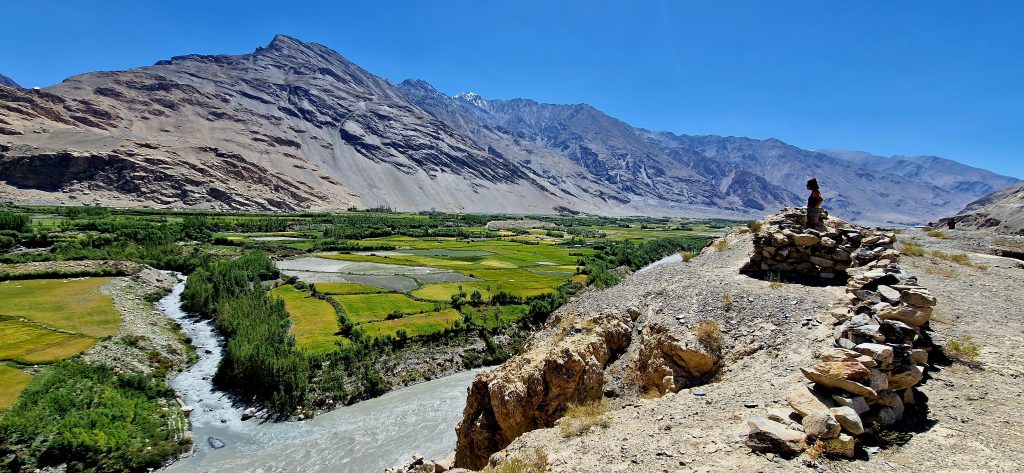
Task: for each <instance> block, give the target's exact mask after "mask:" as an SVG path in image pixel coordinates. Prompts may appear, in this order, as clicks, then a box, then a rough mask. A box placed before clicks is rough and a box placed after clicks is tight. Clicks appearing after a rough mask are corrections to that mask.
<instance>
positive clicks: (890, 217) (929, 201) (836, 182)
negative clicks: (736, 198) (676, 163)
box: [637, 129, 973, 224]
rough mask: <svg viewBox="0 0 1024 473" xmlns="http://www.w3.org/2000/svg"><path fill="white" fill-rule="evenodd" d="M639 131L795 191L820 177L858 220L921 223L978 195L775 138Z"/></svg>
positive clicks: (836, 206)
mask: <svg viewBox="0 0 1024 473" xmlns="http://www.w3.org/2000/svg"><path fill="white" fill-rule="evenodd" d="M637 132H638V133H639V134H640V135H641V136H643V137H645V139H647V140H648V141H650V142H651V143H654V144H655V145H656V146H658V147H659V148H661V149H663V150H666V151H671V150H673V149H683V150H691V151H696V152H697V153H700V154H701V155H703V156H706V157H708V158H711V159H714V160H715V161H717V162H718V163H720V164H723V165H728V166H735V167H738V168H742V169H746V170H749V171H751V172H755V173H757V174H758V175H760V176H761V177H763V178H764V179H765V180H767V181H768V182H770V183H772V184H775V185H777V186H780V187H784V188H786V189H790V190H793V191H799V192H801V193H804V192H806V191H804V184H805V183H806V181H807V179H808V178H810V177H812V176H813V177H817V178H818V182H819V183H820V184H821V186H822V194H823V195H824V196H825V208H826V209H828V210H829V211H830V212H832V213H833V214H836V215H837V216H841V217H842V218H844V219H849V220H853V221H857V222H867V223H883V224H915V223H921V222H924V221H927V220H929V219H935V218H938V216H941V215H943V211H944V210H945V209H949V208H957V207H959V206H961V205H965V204H966V203H967V202H970V201H971V200H972V199H973V197H972V196H970V195H966V194H963V193H958V192H950V191H947V190H945V189H942V188H939V187H937V186H934V185H931V184H928V183H926V182H921V181H916V180H912V179H908V178H905V177H902V176H897V175H895V174H889V173H885V172H879V171H873V170H870V169H867V168H864V167H861V166H858V165H857V164H855V163H851V162H848V161H845V160H842V159H838V158H835V157H832V156H828V155H826V154H822V153H816V152H814V151H808V150H805V149H801V148H797V147H795V146H792V145H788V144H786V143H783V142H781V141H779V140H776V139H768V140H755V139H751V138H742V137H722V136H714V135H711V136H691V135H674V134H672V133H667V132H651V131H648V130H639V129H638V130H637Z"/></svg>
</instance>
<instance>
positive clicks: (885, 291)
mask: <svg viewBox="0 0 1024 473" xmlns="http://www.w3.org/2000/svg"><path fill="white" fill-rule="evenodd" d="M878 295H880V296H882V298H883V299H885V300H886V301H888V302H889V303H892V304H895V303H897V302H899V301H900V291H897V290H895V289H893V288H891V287H889V286H886V285H884V284H883V285H881V286H878Z"/></svg>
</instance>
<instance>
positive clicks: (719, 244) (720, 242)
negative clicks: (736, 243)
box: [712, 238, 729, 251]
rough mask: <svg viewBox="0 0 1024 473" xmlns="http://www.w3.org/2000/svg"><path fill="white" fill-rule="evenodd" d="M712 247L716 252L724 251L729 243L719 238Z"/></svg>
mask: <svg viewBox="0 0 1024 473" xmlns="http://www.w3.org/2000/svg"><path fill="white" fill-rule="evenodd" d="M712 246H713V247H714V248H715V249H716V250H718V251H725V250H726V249H728V248H729V242H727V241H725V238H719V239H717V240H715V243H714V244H713V245H712Z"/></svg>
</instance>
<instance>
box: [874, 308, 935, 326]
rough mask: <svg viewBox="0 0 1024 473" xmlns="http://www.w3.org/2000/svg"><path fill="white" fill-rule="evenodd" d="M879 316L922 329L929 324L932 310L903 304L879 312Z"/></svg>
mask: <svg viewBox="0 0 1024 473" xmlns="http://www.w3.org/2000/svg"><path fill="white" fill-rule="evenodd" d="M878 316H879V317H881V318H883V319H886V320H898V321H900V322H903V323H905V324H907V325H913V326H914V327H920V326H922V325H924V324H926V323H928V320H929V319H931V318H932V310H931V309H930V308H923V307H912V306H909V305H902V304H901V305H898V306H895V307H889V308H887V309H884V310H881V311H879V312H878Z"/></svg>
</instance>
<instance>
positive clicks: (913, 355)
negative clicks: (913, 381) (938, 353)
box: [910, 348, 928, 366]
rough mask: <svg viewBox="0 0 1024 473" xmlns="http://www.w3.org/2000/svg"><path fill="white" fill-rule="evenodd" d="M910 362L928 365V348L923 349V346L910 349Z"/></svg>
mask: <svg viewBox="0 0 1024 473" xmlns="http://www.w3.org/2000/svg"><path fill="white" fill-rule="evenodd" d="M910 362H911V363H913V364H915V365H922V366H924V365H927V364H928V350H923V349H921V348H914V349H912V350H910Z"/></svg>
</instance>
